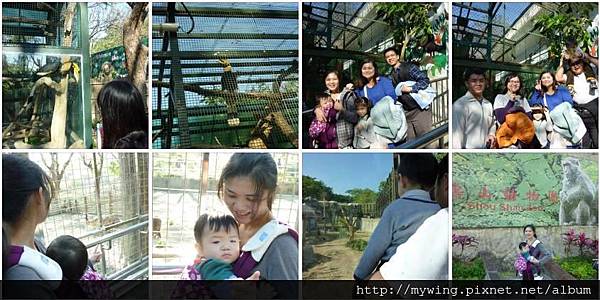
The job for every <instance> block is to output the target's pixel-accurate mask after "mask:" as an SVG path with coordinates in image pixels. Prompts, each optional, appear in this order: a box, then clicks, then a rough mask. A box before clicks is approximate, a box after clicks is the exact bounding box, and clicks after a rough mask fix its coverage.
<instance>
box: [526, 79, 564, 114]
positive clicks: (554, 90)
mask: <svg viewBox="0 0 600 300" xmlns="http://www.w3.org/2000/svg"><path fill="white" fill-rule="evenodd" d="M563 102H568V103H571V105H573V98H572V97H571V94H570V93H569V90H567V88H565V87H564V86H562V85H557V83H556V78H555V76H554V73H553V72H551V71H544V72H542V74H540V77H539V79H538V81H537V84H536V85H535V91H534V92H533V95H531V103H530V104H531V105H535V104H541V105H544V106H546V107H547V108H548V110H549V111H552V110H553V109H554V108H555V107H556V106H558V105H559V104H561V103H563Z"/></svg>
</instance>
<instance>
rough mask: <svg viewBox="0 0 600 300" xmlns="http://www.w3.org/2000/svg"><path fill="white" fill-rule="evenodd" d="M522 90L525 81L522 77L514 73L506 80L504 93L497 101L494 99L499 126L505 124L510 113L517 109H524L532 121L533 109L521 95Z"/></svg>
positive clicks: (499, 95)
mask: <svg viewBox="0 0 600 300" xmlns="http://www.w3.org/2000/svg"><path fill="white" fill-rule="evenodd" d="M522 88H523V80H522V79H521V76H519V75H517V74H515V73H512V74H509V75H508V76H506V78H505V79H504V93H503V94H498V95H496V99H494V115H495V116H496V121H497V122H498V124H497V125H498V126H500V125H502V124H503V123H504V120H505V117H506V115H507V114H508V113H509V111H511V110H515V109H517V108H519V109H522V111H523V112H524V113H526V114H527V115H528V116H529V118H530V119H531V107H529V102H527V99H525V97H523V94H522V93H521V89H522Z"/></svg>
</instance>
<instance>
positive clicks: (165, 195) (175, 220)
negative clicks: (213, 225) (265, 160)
mask: <svg viewBox="0 0 600 300" xmlns="http://www.w3.org/2000/svg"><path fill="white" fill-rule="evenodd" d="M231 155H232V154H231V153H156V154H154V159H153V162H154V168H153V172H154V173H153V198H154V199H153V202H152V203H153V224H152V229H153V231H152V237H153V241H154V242H153V245H154V249H153V254H152V255H153V260H152V265H153V268H152V272H153V275H154V278H161V279H173V278H178V277H177V276H176V275H179V274H180V273H181V271H182V269H183V267H184V266H185V265H187V264H190V263H191V262H192V261H193V260H194V257H195V256H196V251H195V248H194V243H195V241H194V224H195V222H196V220H197V218H198V216H199V215H200V214H202V213H217V214H229V211H228V209H227V208H226V206H225V204H224V203H223V202H222V201H221V200H220V199H219V198H218V196H217V183H218V181H219V177H220V175H221V170H222V169H223V168H224V167H225V165H226V164H227V162H228V161H229V158H230V157H231ZM272 156H273V158H274V159H275V162H276V163H277V167H278V183H277V185H278V190H277V193H276V198H275V201H274V202H273V206H272V212H273V216H274V217H275V218H276V219H277V220H279V221H281V222H284V223H286V224H289V225H290V226H291V227H293V228H295V229H296V230H298V229H299V228H298V227H299V220H298V214H299V211H298V203H299V199H298V156H297V155H296V154H291V153H272Z"/></svg>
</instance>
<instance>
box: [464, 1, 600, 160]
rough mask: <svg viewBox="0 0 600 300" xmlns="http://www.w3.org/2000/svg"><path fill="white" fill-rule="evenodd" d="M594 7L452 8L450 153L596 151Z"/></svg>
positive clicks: (589, 4) (476, 5) (522, 4)
mask: <svg viewBox="0 0 600 300" xmlns="http://www.w3.org/2000/svg"><path fill="white" fill-rule="evenodd" d="M598 20H599V18H598V3H596V2H585V3H582V2H563V3H546V2H545V3H532V2H477V3H470V2H469V3H466V2H453V3H452V38H453V40H452V44H453V47H452V56H453V57H452V70H453V71H452V91H453V92H452V144H453V145H452V148H455V149H460V148H462V149H597V148H598Z"/></svg>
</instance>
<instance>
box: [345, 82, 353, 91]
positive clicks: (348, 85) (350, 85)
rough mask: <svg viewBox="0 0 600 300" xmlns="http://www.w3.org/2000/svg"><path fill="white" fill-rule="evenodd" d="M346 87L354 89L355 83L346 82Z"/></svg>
mask: <svg viewBox="0 0 600 300" xmlns="http://www.w3.org/2000/svg"><path fill="white" fill-rule="evenodd" d="M346 88H347V89H349V90H354V84H352V83H348V84H346Z"/></svg>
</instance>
